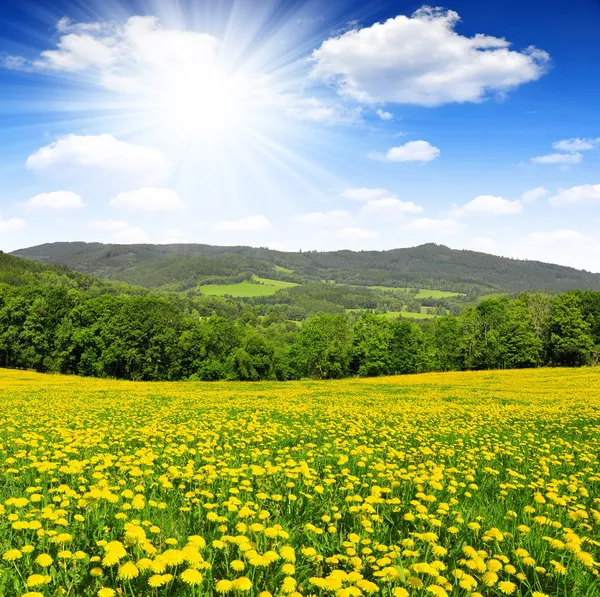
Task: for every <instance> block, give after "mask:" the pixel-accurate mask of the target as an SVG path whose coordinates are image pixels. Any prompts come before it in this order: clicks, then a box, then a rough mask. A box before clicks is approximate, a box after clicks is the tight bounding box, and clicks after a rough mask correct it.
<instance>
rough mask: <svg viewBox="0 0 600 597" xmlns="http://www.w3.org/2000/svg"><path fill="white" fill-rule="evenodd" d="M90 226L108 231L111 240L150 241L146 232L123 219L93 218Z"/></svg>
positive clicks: (117, 241) (124, 241)
mask: <svg viewBox="0 0 600 597" xmlns="http://www.w3.org/2000/svg"><path fill="white" fill-rule="evenodd" d="M89 226H90V227H91V228H95V229H96V230H100V231H102V232H106V233H108V235H109V236H108V239H109V240H110V241H111V242H116V243H145V242H147V241H148V235H147V234H146V232H144V231H143V230H142V229H141V228H137V227H135V226H131V224H129V223H127V222H124V221H123V220H93V221H91V222H89Z"/></svg>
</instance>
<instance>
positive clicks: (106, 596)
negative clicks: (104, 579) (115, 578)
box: [97, 587, 116, 597]
mask: <svg viewBox="0 0 600 597" xmlns="http://www.w3.org/2000/svg"><path fill="white" fill-rule="evenodd" d="M97 595H98V597H114V596H115V595H116V592H115V591H114V590H113V589H109V588H107V587H103V588H102V589H100V590H99V591H98V593H97Z"/></svg>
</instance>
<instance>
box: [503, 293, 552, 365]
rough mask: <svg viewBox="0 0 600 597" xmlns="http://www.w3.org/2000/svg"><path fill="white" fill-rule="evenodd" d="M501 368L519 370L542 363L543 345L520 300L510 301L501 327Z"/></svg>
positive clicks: (528, 312)
mask: <svg viewBox="0 0 600 597" xmlns="http://www.w3.org/2000/svg"><path fill="white" fill-rule="evenodd" d="M502 357H503V361H504V362H503V367H508V368H511V369H520V368H524V367H537V366H539V365H540V364H541V363H542V357H543V344H542V340H541V338H540V337H539V336H538V335H537V334H536V333H535V329H534V326H533V322H532V317H531V312H530V311H529V309H528V308H527V305H526V304H525V303H524V302H523V301H522V300H516V301H512V302H511V303H510V305H509V307H508V312H507V314H506V320H505V322H504V324H503V325H502Z"/></svg>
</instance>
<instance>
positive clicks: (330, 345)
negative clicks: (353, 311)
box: [292, 314, 351, 379]
mask: <svg viewBox="0 0 600 597" xmlns="http://www.w3.org/2000/svg"><path fill="white" fill-rule="evenodd" d="M292 350H293V357H292V358H293V360H294V363H295V366H296V368H297V370H298V372H299V374H300V375H306V376H309V377H316V378H317V379H329V378H339V377H345V376H346V375H348V372H349V364H350V350H351V333H350V326H349V324H348V320H347V319H346V317H345V316H344V315H330V314H324V315H317V316H316V317H313V318H311V319H309V320H308V321H307V322H306V323H305V324H304V325H303V326H302V330H301V331H300V333H299V335H298V339H297V341H296V343H295V344H294V346H293V348H292Z"/></svg>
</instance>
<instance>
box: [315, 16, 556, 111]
mask: <svg viewBox="0 0 600 597" xmlns="http://www.w3.org/2000/svg"><path fill="white" fill-rule="evenodd" d="M458 21H459V16H458V14H457V13H456V12H454V11H451V10H445V9H441V8H431V7H427V6H425V7H423V8H421V9H419V10H417V11H416V12H415V13H413V15H412V16H411V17H407V16H404V15H399V16H397V17H395V18H392V19H388V20H387V21H385V22H384V23H375V24H374V25H372V26H371V27H365V28H362V29H358V28H355V29H352V30H350V31H347V32H344V33H343V34H342V35H339V36H338V37H332V38H330V39H327V40H326V41H324V42H323V43H322V44H321V46H320V47H319V48H318V49H317V50H315V51H314V52H313V54H312V58H313V69H312V72H311V76H312V77H313V78H317V79H321V80H324V81H327V82H333V83H334V84H336V85H337V88H338V92H339V93H340V94H341V95H343V96H346V97H350V98H352V99H354V100H356V101H359V102H365V103H369V102H381V101H384V102H396V103H404V104H419V105H425V106H439V105H442V104H447V103H451V102H479V101H482V100H483V99H485V97H486V96H488V95H489V94H490V93H497V92H503V93H504V92H506V91H507V90H510V89H512V88H515V87H518V86H519V85H521V84H523V83H527V82H529V81H535V80H536V79H539V78H540V77H541V76H542V75H543V74H544V73H545V72H546V70H547V67H548V63H549V60H550V57H549V55H548V54H547V53H546V52H544V51H542V50H538V49H536V48H534V47H532V46H530V47H528V48H526V49H525V50H523V51H515V50H510V49H509V47H510V42H508V41H506V40H505V39H501V38H497V37H491V36H487V35H483V34H477V35H474V36H473V37H465V36H462V35H459V34H458V33H456V32H455V31H454V27H455V26H456V24H457V22H458Z"/></svg>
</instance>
